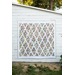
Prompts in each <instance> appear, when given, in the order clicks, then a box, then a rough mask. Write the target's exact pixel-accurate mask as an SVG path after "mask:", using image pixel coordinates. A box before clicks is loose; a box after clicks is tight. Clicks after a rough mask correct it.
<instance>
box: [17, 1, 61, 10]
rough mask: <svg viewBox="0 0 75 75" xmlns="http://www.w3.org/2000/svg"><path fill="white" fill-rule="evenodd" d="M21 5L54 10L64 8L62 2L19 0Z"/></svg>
mask: <svg viewBox="0 0 75 75" xmlns="http://www.w3.org/2000/svg"><path fill="white" fill-rule="evenodd" d="M17 1H18V2H19V3H20V4H25V5H32V6H35V7H40V8H45V9H50V10H54V9H55V8H56V7H57V8H60V7H61V6H62V0H17Z"/></svg>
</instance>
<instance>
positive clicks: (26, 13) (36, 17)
mask: <svg viewBox="0 0 75 75" xmlns="http://www.w3.org/2000/svg"><path fill="white" fill-rule="evenodd" d="M19 21H20V22H23V21H24V22H27V23H30V22H31V23H32V22H33V23H35V22H41V21H42V22H49V21H55V23H56V24H55V54H56V56H55V58H43V59H41V58H40V59H38V58H36V59H34V58H30V59H27V58H18V22H19ZM61 36H62V15H61V14H58V13H54V12H50V11H48V12H46V11H45V10H43V11H41V9H40V10H39V9H38V10H36V9H34V8H33V9H31V8H27V7H21V6H16V5H12V61H13V62H17V61H19V62H23V61H24V62H59V61H60V55H61V54H62V37H61Z"/></svg>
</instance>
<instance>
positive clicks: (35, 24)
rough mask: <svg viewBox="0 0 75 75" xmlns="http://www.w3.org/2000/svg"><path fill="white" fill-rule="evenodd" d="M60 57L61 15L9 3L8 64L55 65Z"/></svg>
mask: <svg viewBox="0 0 75 75" xmlns="http://www.w3.org/2000/svg"><path fill="white" fill-rule="evenodd" d="M60 55H62V14H61V13H57V12H54V11H51V10H47V9H42V8H37V7H32V6H26V5H20V4H12V61H13V62H59V61H60Z"/></svg>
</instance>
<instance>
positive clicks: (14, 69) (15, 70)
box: [12, 65, 62, 75]
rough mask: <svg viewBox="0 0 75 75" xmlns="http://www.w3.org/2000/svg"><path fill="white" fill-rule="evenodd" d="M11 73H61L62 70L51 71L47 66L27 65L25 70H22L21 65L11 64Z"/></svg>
mask: <svg viewBox="0 0 75 75" xmlns="http://www.w3.org/2000/svg"><path fill="white" fill-rule="evenodd" d="M36 69H38V71H36ZM12 75H62V70H59V71H53V70H50V69H49V68H48V67H43V66H40V67H33V66H28V69H27V71H26V72H24V71H23V67H22V65H19V66H15V65H12Z"/></svg>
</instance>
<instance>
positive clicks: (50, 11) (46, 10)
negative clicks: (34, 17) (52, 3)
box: [12, 3, 62, 15]
mask: <svg viewBox="0 0 75 75" xmlns="http://www.w3.org/2000/svg"><path fill="white" fill-rule="evenodd" d="M12 5H15V6H20V7H25V8H30V9H35V10H40V11H44V12H49V13H54V14H58V15H62V14H61V13H58V12H56V11H52V10H48V9H43V8H38V7H33V6H27V5H22V4H15V3H12Z"/></svg>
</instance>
